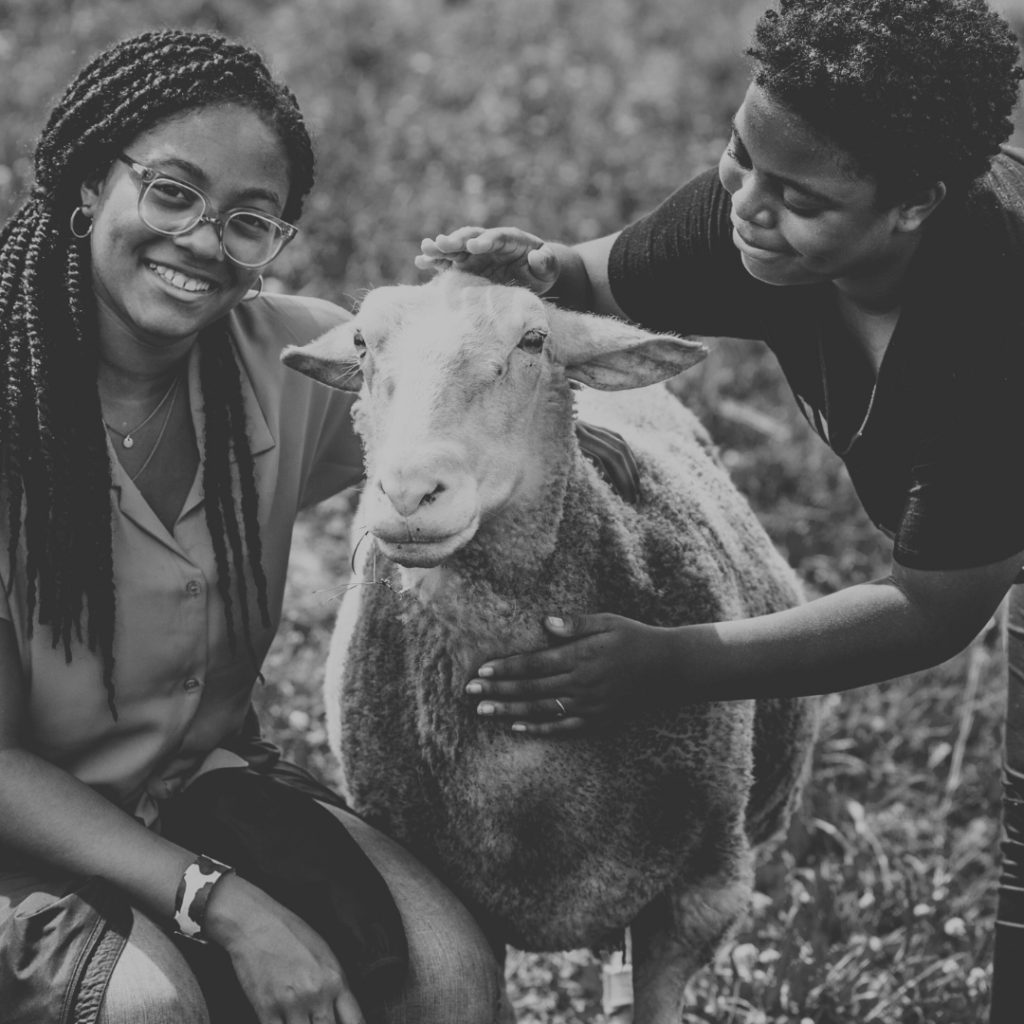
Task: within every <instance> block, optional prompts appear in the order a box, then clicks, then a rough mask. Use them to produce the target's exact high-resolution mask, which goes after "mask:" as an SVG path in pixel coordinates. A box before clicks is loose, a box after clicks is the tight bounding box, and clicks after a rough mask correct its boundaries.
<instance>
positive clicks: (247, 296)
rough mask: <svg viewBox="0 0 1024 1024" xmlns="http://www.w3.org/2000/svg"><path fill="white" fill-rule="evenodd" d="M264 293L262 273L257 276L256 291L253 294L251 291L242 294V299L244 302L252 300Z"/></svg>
mask: <svg viewBox="0 0 1024 1024" xmlns="http://www.w3.org/2000/svg"><path fill="white" fill-rule="evenodd" d="M262 293H263V275H262V274H260V276H259V277H257V278H256V291H255V292H254V293H252V294H250V293H249V292H246V293H245V295H243V296H242V301H243V302H252V300H253V299H258V298H259V297H260V295H261V294H262Z"/></svg>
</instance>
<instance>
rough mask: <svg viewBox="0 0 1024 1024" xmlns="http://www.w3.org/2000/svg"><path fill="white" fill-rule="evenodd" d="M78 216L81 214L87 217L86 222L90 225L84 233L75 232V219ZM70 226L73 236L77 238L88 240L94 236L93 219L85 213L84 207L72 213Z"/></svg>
mask: <svg viewBox="0 0 1024 1024" xmlns="http://www.w3.org/2000/svg"><path fill="white" fill-rule="evenodd" d="M78 214H81V215H82V216H83V217H85V219H86V221H87V222H88V224H89V226H88V227H87V228H86V229H85V230H84V231H76V230H75V217H77V216H78ZM70 225H71V234H73V235H74V236H75V238H88V237H89V236H90V235H91V234H92V217H90V216H89V215H88V214H87V213H86V212H85V207H84V206H76V207H75V208H74V209H73V210H72V211H71V222H70Z"/></svg>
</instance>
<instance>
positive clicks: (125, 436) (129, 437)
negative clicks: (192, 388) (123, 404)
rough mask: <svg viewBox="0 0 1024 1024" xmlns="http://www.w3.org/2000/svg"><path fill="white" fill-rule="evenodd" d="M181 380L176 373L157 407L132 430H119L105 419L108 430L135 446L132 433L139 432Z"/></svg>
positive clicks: (124, 441) (125, 445)
mask: <svg viewBox="0 0 1024 1024" xmlns="http://www.w3.org/2000/svg"><path fill="white" fill-rule="evenodd" d="M179 380H181V375H180V374H175V376H174V380H172V381H171V384H170V387H169V388H168V389H167V390H166V391H165V392H164V397H163V398H161V399H160V401H159V402H158V403H157V405H156V408H155V409H154V410H153V411H152V412H151V413H150V414H149V415H148V416H147V417H146V418H145V419H144V420H143V421H142V422H141V423H140V424H139V425H138V426H137V427H133V428H132V429H131V430H129V431H128V432H127V433H125V432H124V431H123V430H118V429H117V427H112V426H111V425H110V424H109V423H107V421H106V420H104V421H103V424H104V426H105V427H106V428H107V430H112V431H113V432H114V433H115V434H117V435H118V436H119V437H121V438H123V439H124V440H122V441H121V444H122V445H123V446H124V447H125V448H131V447H133V446H134V444H135V439H134V438H133V437H132V434H137V433H138V432H139V431H140V430H141V429H142V428H143V427H144V426H145V425H146V424H147V423H148V422H149V421H150V420H151V419H152V418H153V417H154V416H155V415H156V414H157V413H158V412H159V411H160V410H161V409H162V408H163V405H164V402H166V401H167V399H168V398H170V397H171V393H172V392H173V391H175V390H176V389H177V387H178V381H179Z"/></svg>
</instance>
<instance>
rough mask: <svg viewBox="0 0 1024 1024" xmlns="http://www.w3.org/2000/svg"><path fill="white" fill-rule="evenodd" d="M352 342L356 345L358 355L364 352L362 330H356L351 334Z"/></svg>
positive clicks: (364, 344) (364, 341)
mask: <svg viewBox="0 0 1024 1024" xmlns="http://www.w3.org/2000/svg"><path fill="white" fill-rule="evenodd" d="M352 344H353V345H355V347H356V352H358V353H359V354H360V355H365V354H366V339H365V338H364V337H363V332H362V331H356V333H355V334H354V335H353V336H352Z"/></svg>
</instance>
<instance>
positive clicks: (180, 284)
mask: <svg viewBox="0 0 1024 1024" xmlns="http://www.w3.org/2000/svg"><path fill="white" fill-rule="evenodd" d="M149 268H150V270H152V271H153V272H154V273H156V274H157V275H158V276H160V277H162V278H163V279H164V280H165V281H166V282H167V283H168V284H173V285H174V287H175V288H181V289H182V290H183V291H186V292H208V291H210V289H211V285H210V283H209V282H208V281H200V280H199V279H198V278H196V277H186V276H185V275H184V274H182V273H179V272H178V271H177V270H171V268H170V267H162V266H161V265H160V264H159V263H150V264H149Z"/></svg>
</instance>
